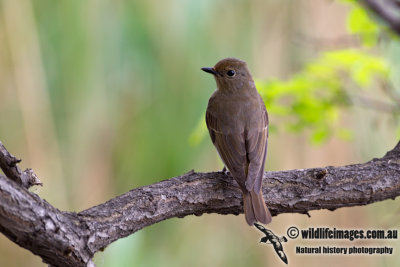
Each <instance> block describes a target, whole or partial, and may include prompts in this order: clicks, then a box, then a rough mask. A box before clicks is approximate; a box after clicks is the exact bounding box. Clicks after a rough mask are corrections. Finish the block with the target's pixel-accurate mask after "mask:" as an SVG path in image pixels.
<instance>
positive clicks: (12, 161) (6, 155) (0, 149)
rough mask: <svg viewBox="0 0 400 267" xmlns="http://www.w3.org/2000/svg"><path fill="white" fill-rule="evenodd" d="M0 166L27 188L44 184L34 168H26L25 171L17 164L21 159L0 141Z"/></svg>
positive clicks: (5, 172)
mask: <svg viewBox="0 0 400 267" xmlns="http://www.w3.org/2000/svg"><path fill="white" fill-rule="evenodd" d="M0 159H1V160H0V168H1V169H2V170H3V172H4V174H5V175H6V176H7V177H8V178H10V179H11V180H13V181H14V182H16V183H17V184H20V185H22V186H23V187H25V188H29V187H31V186H34V185H42V183H41V182H40V180H39V178H38V177H37V176H36V174H35V173H34V172H33V170H32V169H26V170H25V171H24V172H22V171H21V169H20V168H19V167H18V166H17V163H20V162H21V160H20V159H17V158H16V157H14V156H13V155H11V154H10V152H8V151H7V149H6V148H5V147H4V146H3V143H2V142H1V141H0Z"/></svg>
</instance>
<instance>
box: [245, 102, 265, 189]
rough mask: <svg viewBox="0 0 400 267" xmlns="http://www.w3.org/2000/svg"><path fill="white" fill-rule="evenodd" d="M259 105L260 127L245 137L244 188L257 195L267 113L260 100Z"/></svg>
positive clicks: (262, 173) (259, 184)
mask: <svg viewBox="0 0 400 267" xmlns="http://www.w3.org/2000/svg"><path fill="white" fill-rule="evenodd" d="M260 99H261V97H260ZM260 105H262V119H261V120H260V122H259V123H260V125H259V127H257V128H255V129H251V130H250V131H249V132H248V133H247V136H246V152H247V157H248V160H249V170H248V175H247V181H246V188H247V190H248V191H254V192H257V193H258V192H260V190H261V184H262V178H263V175H264V165H265V159H266V157H267V146H268V113H267V110H266V108H265V105H264V102H262V99H261V103H260Z"/></svg>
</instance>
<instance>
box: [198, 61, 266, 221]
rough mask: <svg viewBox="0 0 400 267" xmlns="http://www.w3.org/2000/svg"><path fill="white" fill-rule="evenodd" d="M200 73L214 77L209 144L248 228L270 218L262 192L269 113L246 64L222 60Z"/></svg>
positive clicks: (209, 112) (207, 122) (208, 119)
mask: <svg viewBox="0 0 400 267" xmlns="http://www.w3.org/2000/svg"><path fill="white" fill-rule="evenodd" d="M201 70H203V71H205V72H207V73H210V74H212V75H213V76H214V78H215V80H216V84H217V89H216V90H215V92H214V93H213V94H212V96H211V97H210V99H209V101H208V106H207V111H206V124H207V128H208V131H209V134H210V137H211V141H212V143H213V144H214V146H215V147H216V149H217V151H218V153H219V156H220V157H221V159H222V161H223V163H224V165H225V166H226V168H227V169H228V170H229V172H230V173H231V175H232V176H233V178H234V179H235V180H236V182H237V183H238V185H239V187H240V189H241V191H242V194H243V209H244V214H245V219H246V222H247V224H248V225H250V226H251V225H253V224H254V223H255V222H260V223H263V224H268V223H270V222H271V220H272V217H271V213H270V212H269V210H268V208H267V206H266V204H265V201H264V198H263V195H262V192H261V189H262V188H261V187H262V178H263V175H264V165H265V159H266V156H267V146H268V142H267V141H268V113H267V109H266V108H265V104H264V101H263V99H262V97H261V96H260V94H259V93H258V91H257V89H256V86H255V83H254V81H253V78H252V76H251V74H250V71H249V69H248V67H247V63H246V62H245V61H243V60H240V59H237V58H225V59H222V60H220V61H218V62H217V64H215V66H214V67H204V68H201Z"/></svg>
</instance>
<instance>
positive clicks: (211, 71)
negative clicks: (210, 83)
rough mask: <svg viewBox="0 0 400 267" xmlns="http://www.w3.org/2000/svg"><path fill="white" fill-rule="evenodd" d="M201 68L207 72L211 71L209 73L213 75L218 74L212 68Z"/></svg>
mask: <svg viewBox="0 0 400 267" xmlns="http://www.w3.org/2000/svg"><path fill="white" fill-rule="evenodd" d="M201 70H202V71H205V72H208V73H211V74H214V75H217V74H218V72H216V71H215V69H214V68H201Z"/></svg>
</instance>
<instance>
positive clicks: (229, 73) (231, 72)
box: [226, 70, 236, 77]
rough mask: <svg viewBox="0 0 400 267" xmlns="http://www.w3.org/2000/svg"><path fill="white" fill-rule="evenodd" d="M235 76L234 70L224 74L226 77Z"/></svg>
mask: <svg viewBox="0 0 400 267" xmlns="http://www.w3.org/2000/svg"><path fill="white" fill-rule="evenodd" d="M235 74H236V72H235V71H234V70H228V71H227V72H226V75H228V76H230V77H233V76H235Z"/></svg>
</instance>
